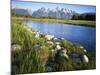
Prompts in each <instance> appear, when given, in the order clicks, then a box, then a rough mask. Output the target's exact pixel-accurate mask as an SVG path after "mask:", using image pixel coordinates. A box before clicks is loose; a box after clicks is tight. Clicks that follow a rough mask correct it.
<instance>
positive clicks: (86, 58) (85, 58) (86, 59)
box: [83, 55, 89, 63]
mask: <svg viewBox="0 0 100 75" xmlns="http://www.w3.org/2000/svg"><path fill="white" fill-rule="evenodd" d="M83 61H84V62H85V63H88V62H89V58H88V57H87V56H86V55H83Z"/></svg>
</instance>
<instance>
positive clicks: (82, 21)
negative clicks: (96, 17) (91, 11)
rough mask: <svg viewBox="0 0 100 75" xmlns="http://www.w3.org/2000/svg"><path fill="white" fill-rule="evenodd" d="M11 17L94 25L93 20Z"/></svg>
mask: <svg viewBox="0 0 100 75" xmlns="http://www.w3.org/2000/svg"><path fill="white" fill-rule="evenodd" d="M12 19H20V20H23V19H24V20H25V19H26V20H28V19H30V20H33V21H42V22H54V23H63V24H73V25H79V26H88V27H96V22H95V21H86V20H69V19H54V18H25V17H12Z"/></svg>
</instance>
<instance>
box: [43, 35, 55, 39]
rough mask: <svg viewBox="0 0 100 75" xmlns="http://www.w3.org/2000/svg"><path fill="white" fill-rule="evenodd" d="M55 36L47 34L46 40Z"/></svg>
mask: <svg viewBox="0 0 100 75" xmlns="http://www.w3.org/2000/svg"><path fill="white" fill-rule="evenodd" d="M53 38H54V36H53V35H48V34H46V35H45V39H46V40H52V39H53Z"/></svg>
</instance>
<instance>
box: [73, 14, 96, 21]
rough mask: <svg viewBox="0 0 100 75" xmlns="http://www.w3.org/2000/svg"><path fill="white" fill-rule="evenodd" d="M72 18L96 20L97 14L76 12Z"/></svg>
mask: <svg viewBox="0 0 100 75" xmlns="http://www.w3.org/2000/svg"><path fill="white" fill-rule="evenodd" d="M72 20H90V21H95V20H96V14H92V13H91V14H89V13H86V14H75V15H73V16H72Z"/></svg>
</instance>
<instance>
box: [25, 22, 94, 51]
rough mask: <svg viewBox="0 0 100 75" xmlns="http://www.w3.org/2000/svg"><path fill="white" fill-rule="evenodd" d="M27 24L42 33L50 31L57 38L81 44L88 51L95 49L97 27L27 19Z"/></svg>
mask: <svg viewBox="0 0 100 75" xmlns="http://www.w3.org/2000/svg"><path fill="white" fill-rule="evenodd" d="M26 24H27V25H28V26H29V27H31V28H33V29H35V30H38V31H40V32H42V33H48V34H51V35H54V36H55V37H57V38H65V39H67V40H69V41H71V42H74V43H78V44H81V45H83V46H84V47H85V48H86V49H87V50H88V51H90V50H95V44H96V43H95V41H96V28H93V27H84V26H74V25H69V24H60V23H48V22H37V21H27V22H26Z"/></svg>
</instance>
